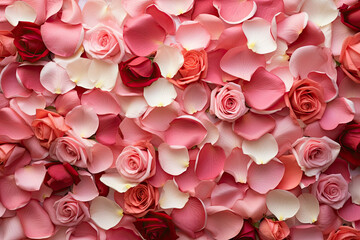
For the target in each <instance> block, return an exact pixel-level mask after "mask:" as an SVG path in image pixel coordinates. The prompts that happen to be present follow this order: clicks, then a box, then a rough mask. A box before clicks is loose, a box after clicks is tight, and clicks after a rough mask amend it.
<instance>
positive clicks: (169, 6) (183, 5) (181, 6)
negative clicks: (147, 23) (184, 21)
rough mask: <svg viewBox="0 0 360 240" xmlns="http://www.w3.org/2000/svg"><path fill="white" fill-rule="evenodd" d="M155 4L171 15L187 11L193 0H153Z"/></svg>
mask: <svg viewBox="0 0 360 240" xmlns="http://www.w3.org/2000/svg"><path fill="white" fill-rule="evenodd" d="M154 2H155V4H156V5H157V6H158V7H159V8H160V9H161V10H162V11H164V12H166V13H168V14H171V15H180V14H183V13H185V12H187V11H189V10H190V9H191V8H192V6H193V4H194V0H173V1H171V2H169V1H167V0H154Z"/></svg>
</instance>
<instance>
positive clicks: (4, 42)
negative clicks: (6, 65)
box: [0, 31, 16, 61]
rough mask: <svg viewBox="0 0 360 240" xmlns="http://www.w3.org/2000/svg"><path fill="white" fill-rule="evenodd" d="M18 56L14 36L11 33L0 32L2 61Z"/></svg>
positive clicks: (0, 57)
mask: <svg viewBox="0 0 360 240" xmlns="http://www.w3.org/2000/svg"><path fill="white" fill-rule="evenodd" d="M15 54H16V47H15V45H14V36H13V34H12V33H11V32H9V31H0V61H2V60H3V59H4V58H6V57H9V56H14V55H15Z"/></svg>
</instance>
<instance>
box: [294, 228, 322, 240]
mask: <svg viewBox="0 0 360 240" xmlns="http://www.w3.org/2000/svg"><path fill="white" fill-rule="evenodd" d="M290 236H291V239H294V240H303V239H311V240H323V239H324V237H323V234H322V232H321V231H320V230H319V229H318V228H317V227H316V226H311V225H300V226H296V227H293V228H291V231H290Z"/></svg>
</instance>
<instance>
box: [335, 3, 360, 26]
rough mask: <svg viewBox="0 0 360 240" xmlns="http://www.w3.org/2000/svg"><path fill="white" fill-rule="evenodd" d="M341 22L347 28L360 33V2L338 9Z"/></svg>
mask: <svg viewBox="0 0 360 240" xmlns="http://www.w3.org/2000/svg"><path fill="white" fill-rule="evenodd" d="M339 10H340V15H341V22H342V23H343V24H345V25H346V26H348V27H349V28H351V29H353V30H355V31H358V32H359V31H360V2H358V3H356V4H354V5H352V6H348V5H346V4H343V5H342V6H341V7H340V8H339Z"/></svg>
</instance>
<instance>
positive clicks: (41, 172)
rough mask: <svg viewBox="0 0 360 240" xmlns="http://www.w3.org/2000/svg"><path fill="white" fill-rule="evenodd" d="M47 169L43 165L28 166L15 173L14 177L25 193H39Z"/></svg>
mask: <svg viewBox="0 0 360 240" xmlns="http://www.w3.org/2000/svg"><path fill="white" fill-rule="evenodd" d="M45 174H46V168H45V166H44V165H42V164H36V165H35V164H34V165H28V166H25V167H23V168H19V169H17V170H16V171H15V174H14V177H15V182H16V185H17V186H18V187H20V188H21V189H23V190H25V191H38V190H39V189H40V187H41V184H42V182H43V181H44V178H45Z"/></svg>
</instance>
